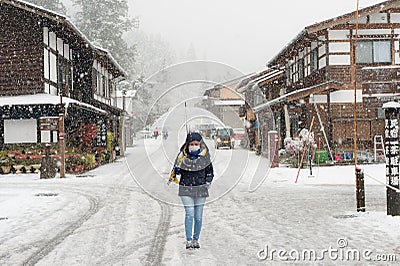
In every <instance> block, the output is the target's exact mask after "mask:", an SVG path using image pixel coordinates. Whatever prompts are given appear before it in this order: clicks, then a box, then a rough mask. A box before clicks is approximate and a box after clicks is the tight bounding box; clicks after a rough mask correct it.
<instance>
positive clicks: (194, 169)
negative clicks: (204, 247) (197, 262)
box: [168, 132, 214, 249]
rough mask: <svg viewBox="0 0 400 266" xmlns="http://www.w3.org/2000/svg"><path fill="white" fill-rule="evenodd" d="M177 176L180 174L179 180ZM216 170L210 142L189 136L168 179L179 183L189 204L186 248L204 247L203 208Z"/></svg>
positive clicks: (185, 204) (187, 204) (182, 198)
mask: <svg viewBox="0 0 400 266" xmlns="http://www.w3.org/2000/svg"><path fill="white" fill-rule="evenodd" d="M176 175H180V180H178V178H177V176H176ZM213 177H214V170H213V166H212V163H211V159H210V153H209V149H208V147H207V145H206V144H205V143H204V141H203V138H202V136H201V135H200V134H199V133H196V132H193V133H189V134H188V135H187V136H186V141H185V143H184V144H183V145H182V147H181V149H180V152H179V154H178V156H177V158H176V160H175V165H174V168H173V170H172V171H171V175H170V180H169V181H168V182H175V183H179V193H178V195H179V197H180V198H181V200H182V203H183V205H184V207H185V233H186V249H192V248H200V244H199V237H200V232H201V227H202V217H203V207H204V204H205V202H206V198H207V197H208V196H209V194H208V189H209V187H210V185H211V182H212V180H213Z"/></svg>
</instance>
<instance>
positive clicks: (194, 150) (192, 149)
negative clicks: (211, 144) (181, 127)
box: [189, 145, 200, 152]
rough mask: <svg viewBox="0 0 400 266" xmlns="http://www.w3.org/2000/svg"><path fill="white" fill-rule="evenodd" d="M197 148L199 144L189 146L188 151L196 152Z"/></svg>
mask: <svg viewBox="0 0 400 266" xmlns="http://www.w3.org/2000/svg"><path fill="white" fill-rule="evenodd" d="M198 150H200V145H193V146H189V151H190V152H196V151H198Z"/></svg>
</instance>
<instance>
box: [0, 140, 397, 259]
mask: <svg viewBox="0 0 400 266" xmlns="http://www.w3.org/2000/svg"><path fill="white" fill-rule="evenodd" d="M160 144H161V140H147V141H146V149H147V152H148V154H149V156H146V154H143V150H142V148H144V147H142V146H140V145H141V144H140V143H139V144H138V145H137V146H136V147H134V148H131V149H129V150H128V154H127V157H126V160H125V159H124V158H121V159H119V160H118V161H117V162H115V163H112V164H109V165H105V166H102V167H100V168H98V169H96V170H93V171H91V172H88V173H87V174H85V175H83V176H67V178H66V179H59V178H56V179H53V180H40V179H39V175H33V174H32V175H22V174H21V175H4V176H1V177H0V184H1V186H0V209H1V213H0V232H1V233H0V264H1V265H22V264H27V265H33V264H37V265H146V264H147V265H160V264H163V265H184V264H185V265H187V264H189V265H265V264H268V263H273V264H279V263H286V264H287V263H288V262H287V261H286V262H285V261H284V260H285V259H284V258H280V257H278V256H277V253H275V254H272V257H271V256H269V257H268V258H266V257H265V254H266V253H265V252H264V253H263V252H262V251H263V250H266V247H267V248H268V250H269V252H271V250H272V249H275V250H280V249H284V250H286V251H288V252H289V251H290V250H297V251H298V252H302V251H303V250H305V249H313V250H316V252H317V255H318V257H321V254H322V251H323V250H324V249H329V248H330V247H331V248H336V249H338V248H339V246H338V245H339V244H338V241H345V243H346V246H345V247H343V248H342V250H345V249H347V248H349V249H357V250H359V251H361V252H362V251H364V250H370V251H371V253H370V254H369V257H370V258H371V259H372V260H374V259H375V258H376V255H378V254H385V255H392V254H393V255H396V256H397V260H398V259H400V258H399V256H400V244H399V242H398V238H399V237H400V232H399V230H398V224H399V221H400V220H399V218H398V217H397V218H393V217H388V216H386V198H385V197H386V194H385V191H386V189H385V187H384V186H383V185H382V184H380V183H378V182H375V181H374V180H372V179H369V178H367V177H366V208H367V212H366V213H357V212H356V211H355V194H354V190H355V188H354V180H353V179H354V176H353V174H352V171H353V170H354V168H353V167H354V166H341V167H339V166H336V167H324V168H320V169H318V168H314V173H315V177H313V178H311V177H308V170H307V169H303V170H301V173H300V177H299V183H297V184H295V183H294V180H295V177H296V174H297V169H294V168H285V167H280V168H273V169H271V171H270V172H269V175H268V176H267V177H266V180H265V182H264V183H263V184H262V185H261V186H260V187H259V189H258V190H256V191H255V192H249V184H251V180H252V177H253V176H254V169H255V168H256V166H257V164H258V163H259V160H260V159H261V165H267V162H266V161H265V159H264V158H260V157H258V156H255V155H254V153H248V152H247V151H245V150H239V149H237V150H233V151H231V150H218V151H215V154H216V156H215V158H214V168H215V172H216V177H215V181H214V182H213V185H212V187H211V191H210V194H211V195H210V198H209V201H208V204H206V206H205V210H204V218H203V230H202V234H201V237H200V243H201V249H200V250H195V251H187V250H185V248H184V241H185V239H184V225H183V220H184V209H183V207H182V206H181V205H180V202H179V198H178V196H177V191H176V186H175V185H174V184H172V185H171V186H170V187H168V186H166V185H165V183H166V181H167V178H161V177H163V175H165V172H166V171H167V169H168V171H169V169H170V167H171V166H170V165H169V164H168V163H164V162H163V160H162V158H165V156H164V154H163V153H160V152H159V151H160V150H161V149H160V147H161V145H160ZM213 153H214V151H213ZM148 158H149V160H148ZM155 158H157V160H154V159H155ZM232 160H235V162H234V163H232V162H230V161H232ZM236 160H237V161H236ZM150 161H151V162H152V163H153V165H150V164H148V163H149V162H150ZM155 161H157V162H158V163H154V162H155ZM165 161H166V160H165ZM239 161H247V164H246V168H244V171H242V170H241V169H238V168H237V167H241V165H240V163H238V162H239ZM126 162H127V163H126ZM128 166H129V167H128ZM236 166H237V167H236ZM363 169H364V171H365V172H366V173H368V174H369V175H371V176H374V177H376V178H378V180H381V181H384V165H367V166H363ZM266 170H267V169H266ZM157 172H158V173H159V174H158V173H157ZM241 172H243V173H241ZM141 173H142V174H143V176H141ZM166 176H167V175H166ZM145 179H146V180H148V182H145V183H143V180H145ZM224 179H229V180H224ZM235 180H238V182H236V181H235ZM233 181H235V182H233ZM253 182H254V180H253ZM231 184H233V185H232V187H227V186H230V185H231ZM141 187H142V188H143V189H144V191H143V190H142V188H141ZM250 188H251V187H250ZM225 190H227V191H226V192H225ZM157 199H160V200H157ZM339 250H340V248H339ZM270 255H271V254H270ZM287 256H288V255H287V254H286V259H287ZM316 259H317V258H316ZM311 261H312V262H314V263H322V264H324V265H330V264H331V265H332V264H343V263H346V262H347V261H349V262H350V263H356V264H357V263H359V264H360V265H362V264H365V263H371V264H378V265H379V263H378V262H373V261H372V262H371V261H366V259H364V258H363V257H361V258H360V260H359V261H358V260H356V261H355V260H345V259H340V258H335V257H334V256H333V257H329V256H328V254H326V256H325V257H324V259H323V260H322V259H321V260H319V259H318V260H317V262H315V261H314V260H311ZM304 262H308V263H310V260H308V261H307V260H305V261H304ZM289 263H293V261H292V262H289ZM391 263H392V264H395V262H387V261H386V262H383V264H382V265H388V264H389V265H390V264H391Z"/></svg>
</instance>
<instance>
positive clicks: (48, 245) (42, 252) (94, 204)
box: [23, 191, 101, 265]
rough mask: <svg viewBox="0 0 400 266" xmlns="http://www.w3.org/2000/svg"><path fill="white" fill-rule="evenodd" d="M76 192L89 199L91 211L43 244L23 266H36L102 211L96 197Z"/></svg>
mask: <svg viewBox="0 0 400 266" xmlns="http://www.w3.org/2000/svg"><path fill="white" fill-rule="evenodd" d="M74 192H76V193H77V194H80V195H82V196H84V197H86V198H87V200H88V201H89V204H90V207H89V210H88V211H87V212H86V213H85V214H84V215H83V216H82V217H81V218H79V219H78V220H77V221H75V222H74V223H72V224H70V225H69V226H68V227H67V228H65V229H64V230H63V231H61V232H60V233H58V234H57V235H56V236H55V237H53V238H52V239H50V240H49V241H46V242H45V243H44V244H42V245H41V247H39V249H38V250H37V251H35V252H34V253H33V254H32V255H31V256H30V257H29V258H27V259H26V260H25V261H24V262H23V265H35V264H36V263H37V262H38V261H40V260H41V259H42V258H44V257H45V256H46V255H47V254H49V253H50V252H51V251H52V250H53V249H54V248H55V247H56V246H57V245H59V244H60V243H61V242H62V241H64V239H66V238H67V237H68V236H69V235H71V234H72V233H73V232H74V231H75V230H76V229H78V228H79V227H80V226H81V225H82V224H83V223H84V222H86V221H87V220H89V219H90V217H92V216H93V215H94V214H95V213H97V212H98V211H99V210H100V208H101V207H100V204H99V201H98V200H97V199H96V198H95V197H93V196H91V195H87V194H84V193H82V192H80V191H79V192H78V191H74Z"/></svg>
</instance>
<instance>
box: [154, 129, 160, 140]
mask: <svg viewBox="0 0 400 266" xmlns="http://www.w3.org/2000/svg"><path fill="white" fill-rule="evenodd" d="M158 135H159V133H158V130H157V128H156V129H155V130H154V132H153V136H154V138H155V139H157V138H158Z"/></svg>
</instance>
